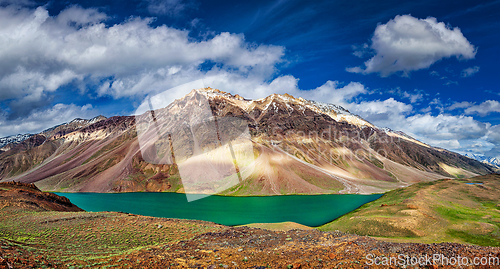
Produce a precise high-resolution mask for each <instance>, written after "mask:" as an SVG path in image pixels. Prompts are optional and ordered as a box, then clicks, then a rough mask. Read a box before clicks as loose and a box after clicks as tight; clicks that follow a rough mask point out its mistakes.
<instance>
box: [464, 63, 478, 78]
mask: <svg viewBox="0 0 500 269" xmlns="http://www.w3.org/2000/svg"><path fill="white" fill-rule="evenodd" d="M477 72H479V66H473V67H469V68H465V69H464V70H462V73H461V75H462V77H463V78H466V77H470V76H472V75H474V74H475V73H477Z"/></svg>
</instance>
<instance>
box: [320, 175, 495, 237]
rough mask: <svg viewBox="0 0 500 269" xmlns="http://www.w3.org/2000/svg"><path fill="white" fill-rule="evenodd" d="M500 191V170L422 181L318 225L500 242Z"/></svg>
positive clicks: (374, 233)
mask: <svg viewBox="0 0 500 269" xmlns="http://www.w3.org/2000/svg"><path fill="white" fill-rule="evenodd" d="M466 183H483V184H476V185H468V184H466ZM499 191H500V175H498V174H492V175H486V176H479V177H474V178H471V179H453V180H438V181H434V182H425V183H418V184H415V185H412V186H409V187H407V188H402V189H397V190H393V191H390V192H388V193H386V194H385V195H384V196H383V197H381V198H380V199H378V200H376V201H373V202H371V203H368V204H365V205H363V206H362V207H360V208H359V209H357V210H355V211H353V212H351V213H349V214H346V215H344V216H342V217H341V218H339V219H337V220H335V221H333V222H330V223H328V224H325V225H324V226H321V227H319V228H318V229H320V230H323V231H332V230H340V231H344V232H350V233H356V234H359V235H369V236H375V237H381V238H384V239H388V240H391V241H400V242H424V243H434V242H459V243H469V244H476V245H483V246H500V194H499Z"/></svg>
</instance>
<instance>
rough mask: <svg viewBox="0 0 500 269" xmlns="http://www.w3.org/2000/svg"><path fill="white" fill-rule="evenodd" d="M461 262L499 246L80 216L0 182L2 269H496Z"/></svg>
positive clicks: (497, 251)
mask: <svg viewBox="0 0 500 269" xmlns="http://www.w3.org/2000/svg"><path fill="white" fill-rule="evenodd" d="M426 255H427V260H425V257H426ZM433 255H439V256H433ZM459 257H460V258H461V264H463V263H464V262H465V260H464V259H463V258H462V257H468V258H470V262H474V260H473V259H474V258H479V260H476V262H478V263H480V262H481V260H480V258H483V260H482V261H486V262H493V263H494V262H496V261H498V258H500V248H494V247H481V246H474V245H465V244H457V243H440V244H417V243H391V242H384V241H380V240H377V239H374V238H370V237H366V236H358V235H353V234H348V233H342V232H339V231H333V232H321V231H318V230H315V229H308V230H301V229H292V230H287V229H284V230H282V231H276V230H275V231H273V230H267V229H260V228H252V227H227V226H223V225H218V224H214V223H210V222H204V221H190V220H176V219H165V218H153V217H145V216H138V215H132V214H125V213H116V212H97V213H92V212H83V211H81V209H79V208H78V207H76V206H74V205H73V204H71V203H69V201H67V199H65V198H62V197H58V196H57V195H54V194H50V193H42V192H40V191H39V190H38V189H37V188H36V187H35V186H33V185H30V184H19V183H1V184H0V268H88V267H92V268H110V267H113V268H388V267H390V268H398V267H399V268H400V267H402V265H403V264H405V265H409V266H408V267H407V268H455V267H462V268H468V267H471V268H472V267H474V268H498V265H496V264H490V265H479V266H458V262H457V261H456V259H457V258H459ZM412 258H413V260H412ZM433 258H435V260H433ZM416 259H420V260H419V261H420V262H421V264H418V261H417V260H416ZM447 259H448V265H447V266H444V267H443V266H442V264H443V263H444V264H445V265H446V261H447ZM488 259H489V261H488ZM453 261H454V262H455V263H454V264H451V263H453ZM434 262H435V263H434ZM375 263H378V264H379V265H376V264H375ZM424 263H425V265H424ZM387 264H392V265H391V266H387Z"/></svg>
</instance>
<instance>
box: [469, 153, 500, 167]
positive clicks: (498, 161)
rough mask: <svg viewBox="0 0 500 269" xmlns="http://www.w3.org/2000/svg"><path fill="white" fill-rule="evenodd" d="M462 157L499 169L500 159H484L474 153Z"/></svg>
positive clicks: (484, 157)
mask: <svg viewBox="0 0 500 269" xmlns="http://www.w3.org/2000/svg"><path fill="white" fill-rule="evenodd" d="M464 156H465V157H469V158H471V159H474V160H477V161H480V162H482V163H487V164H491V165H494V166H497V167H500V158H496V157H486V156H484V155H482V154H474V153H465V154H464Z"/></svg>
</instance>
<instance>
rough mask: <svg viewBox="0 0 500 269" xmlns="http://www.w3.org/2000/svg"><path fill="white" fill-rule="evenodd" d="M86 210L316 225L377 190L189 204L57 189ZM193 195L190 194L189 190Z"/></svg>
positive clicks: (170, 196) (167, 197) (163, 196)
mask: <svg viewBox="0 0 500 269" xmlns="http://www.w3.org/2000/svg"><path fill="white" fill-rule="evenodd" d="M56 194H58V195H61V196H65V197H67V198H69V199H70V200H71V202H72V203H74V204H75V205H77V206H78V207H80V208H82V209H84V210H86V211H93V212H96V211H120V212H126V213H133V214H139V215H145V216H153V217H164V218H179V219H196V220H206V221H212V222H215V223H220V224H224V225H242V224H248V223H276V222H284V221H293V222H297V223H300V224H304V225H307V226H313V227H314V226H320V225H323V224H325V223H327V222H330V221H332V220H334V219H336V218H338V217H340V216H342V215H344V214H346V213H348V212H351V211H353V210H354V209H356V208H358V207H360V206H361V205H363V204H365V203H368V202H371V201H373V200H376V199H378V198H380V197H381V196H382V194H372V195H359V194H331V195H284V196H252V197H227V196H215V195H214V196H208V197H206V198H203V199H199V200H196V201H192V202H188V201H187V198H186V194H179V193H167V192H153V193H152V192H130V193H56ZM192 195H195V194H192Z"/></svg>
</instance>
